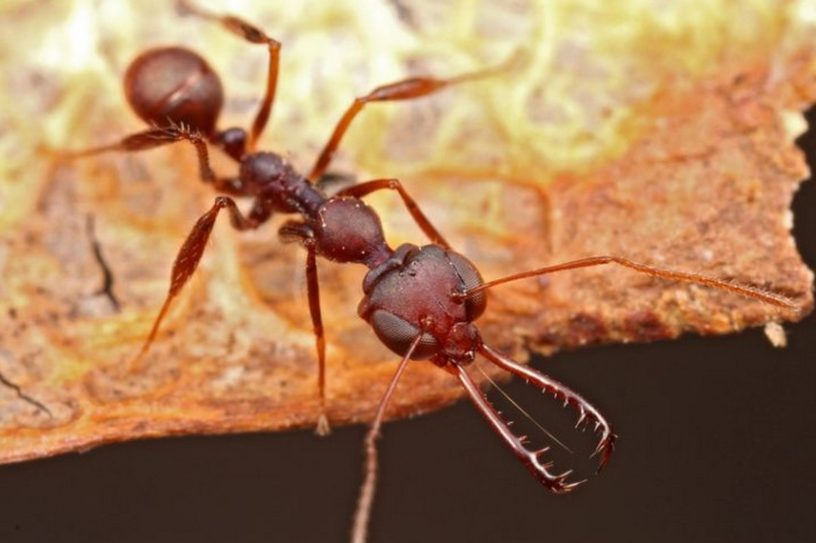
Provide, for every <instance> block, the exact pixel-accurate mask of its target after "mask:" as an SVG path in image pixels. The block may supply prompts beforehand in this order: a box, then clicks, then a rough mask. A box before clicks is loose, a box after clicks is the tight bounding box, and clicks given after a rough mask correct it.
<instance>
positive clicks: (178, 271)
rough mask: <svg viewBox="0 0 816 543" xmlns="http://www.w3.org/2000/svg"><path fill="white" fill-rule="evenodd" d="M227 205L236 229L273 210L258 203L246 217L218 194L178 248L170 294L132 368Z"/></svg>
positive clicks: (256, 222) (259, 220) (254, 224)
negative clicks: (219, 214)
mask: <svg viewBox="0 0 816 543" xmlns="http://www.w3.org/2000/svg"><path fill="white" fill-rule="evenodd" d="M225 208H226V209H227V210H229V213H230V220H231V221H230V222H231V223H232V226H233V228H235V229H237V230H250V229H254V228H257V227H258V226H259V225H260V224H261V223H263V222H264V221H266V220H267V219H268V218H269V216H270V212H269V211H268V210H267V209H266V208H264V207H263V206H259V205H257V204H256V206H255V207H253V209H252V211H251V212H250V215H249V217H244V216H243V215H242V214H241V212H240V210H239V209H238V206H237V205H236V204H235V201H234V200H232V198H229V197H227V196H218V197H217V198H216V199H215V203H213V206H212V207H211V208H210V210H209V211H207V212H206V213H205V214H204V215H202V216H201V217H200V218H199V219H198V221H196V223H195V225H194V226H193V228H192V230H191V231H190V234H189V235H188V236H187V239H186V240H185V241H184V244H183V245H182V246H181V249H179V252H178V255H177V256H176V260H175V262H174V263H173V270H172V272H171V273H170V288H169V289H168V291H167V297H166V298H165V299H164V304H162V307H161V310H160V311H159V314H158V316H157V317H156V320H154V321H153V327H152V328H151V329H150V334H149V335H148V336H147V339H146V340H145V342H144V345H143V346H142V349H141V351H139V354H138V355H137V356H136V358H135V359H134V360H133V362H132V364H131V368H132V369H134V370H136V369H138V365H139V363H140V361H141V359H142V358H143V357H144V355H145V354H146V353H147V351H148V349H150V346H151V345H152V344H153V340H155V339H156V335H157V334H158V332H159V327H160V326H161V323H162V320H163V319H164V317H165V315H166V314H167V310H168V309H169V308H170V303H171V302H172V301H173V299H174V298H175V297H176V295H178V293H179V292H180V291H181V289H182V288H183V287H184V285H185V284H186V283H187V281H188V280H189V279H190V277H191V276H192V275H193V272H195V270H196V268H197V267H198V263H199V262H200V261H201V256H202V255H203V254H204V248H205V247H206V246H207V241H208V240H209V239H210V234H211V233H212V229H213V227H214V226H215V220H216V219H217V218H218V213H219V212H220V211H221V210H222V209H225Z"/></svg>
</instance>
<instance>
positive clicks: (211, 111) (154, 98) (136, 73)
mask: <svg viewBox="0 0 816 543" xmlns="http://www.w3.org/2000/svg"><path fill="white" fill-rule="evenodd" d="M125 96H126V97H127V101H128V103H129V104H130V106H131V107H132V108H133V110H134V111H135V112H136V114H137V115H138V116H139V117H141V118H142V119H143V120H144V121H146V122H148V123H150V124H154V125H156V126H159V127H164V126H167V125H169V124H174V125H187V126H189V127H190V128H192V129H193V130H196V131H198V132H201V133H202V134H204V135H205V136H210V135H212V134H213V132H214V130H215V124H216V122H217V121H218V115H219V114H220V112H221V106H222V105H223V103H224V90H223V88H222V86H221V80H220V79H219V77H218V74H216V73H215V71H213V69H212V68H211V67H210V65H209V64H207V62H206V61H205V60H204V59H203V58H201V56H199V55H198V54H196V53H194V52H193V51H190V50H189V49H185V48H183V47H159V48H155V49H149V50H147V51H145V52H144V53H142V54H140V55H139V56H138V57H136V58H135V59H134V60H133V61H132V62H131V63H130V66H129V67H128V69H127V72H126V73H125Z"/></svg>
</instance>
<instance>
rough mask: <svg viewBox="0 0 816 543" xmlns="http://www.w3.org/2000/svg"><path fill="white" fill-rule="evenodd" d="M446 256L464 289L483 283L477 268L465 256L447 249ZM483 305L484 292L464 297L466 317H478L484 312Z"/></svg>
mask: <svg viewBox="0 0 816 543" xmlns="http://www.w3.org/2000/svg"><path fill="white" fill-rule="evenodd" d="M448 258H449V259H450V262H451V264H452V265H453V268H454V269H455V270H456V273H457V274H459V278H460V279H461V280H462V283H463V285H464V287H465V290H470V289H472V288H474V287H478V286H479V285H481V284H482V283H484V280H483V279H482V276H481V275H480V274H479V270H477V269H476V267H475V266H474V265H473V264H472V263H471V262H470V261H469V260H468V259H467V258H465V257H463V256H462V255H460V254H459V253H454V252H453V251H448ZM485 307H487V295H486V294H485V293H484V292H477V293H476V294H474V295H473V296H469V297H468V298H466V299H465V310H466V311H467V315H468V319H469V320H471V321H474V320H476V319H477V318H479V316H481V314H482V313H484V310H485Z"/></svg>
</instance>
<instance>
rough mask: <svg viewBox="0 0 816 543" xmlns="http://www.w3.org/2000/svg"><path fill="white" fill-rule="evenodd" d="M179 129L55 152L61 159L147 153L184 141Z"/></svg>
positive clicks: (163, 130) (153, 131) (154, 130)
mask: <svg viewBox="0 0 816 543" xmlns="http://www.w3.org/2000/svg"><path fill="white" fill-rule="evenodd" d="M179 132H180V130H178V127H171V128H151V129H150V130H144V131H142V132H136V133H135V134H130V135H128V136H125V137H123V138H122V139H121V140H119V141H118V142H116V143H109V144H106V145H100V146H99V147H91V148H89V149H79V150H77V151H62V150H57V151H55V152H54V154H55V156H56V157H57V158H60V159H67V160H71V159H75V158H83V157H87V156H93V155H99V154H102V153H108V152H111V151H121V152H125V153H134V152H137V151H146V150H148V149H155V148H156V147H161V146H163V145H167V144H170V143H175V142H177V141H180V140H181V139H184V138H182V137H179Z"/></svg>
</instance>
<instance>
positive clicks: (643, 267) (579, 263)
mask: <svg viewBox="0 0 816 543" xmlns="http://www.w3.org/2000/svg"><path fill="white" fill-rule="evenodd" d="M603 264H617V265H619V266H623V267H624V268H629V269H631V270H634V271H636V272H639V273H643V274H646V275H651V276H652V277H659V278H661V279H667V280H670V281H680V282H685V283H694V284H698V285H705V286H708V287H714V288H719V289H723V290H728V291H730V292H734V293H736V294H741V295H742V296H748V297H750V298H756V299H757V300H761V301H763V302H765V303H768V304H771V305H775V306H777V307H784V308H786V309H796V308H797V305H796V304H795V303H794V302H793V300H791V299H790V298H787V297H785V296H781V295H779V294H775V293H773V292H767V291H764V290H762V289H759V288H754V287H749V286H746V285H739V284H736V283H732V282H729V281H724V280H722V279H715V278H714V277H709V276H707V275H702V274H699V273H689V272H682V271H675V270H668V269H664V268H656V267H654V266H649V265H647V264H640V263H638V262H634V261H632V260H629V259H627V258H622V257H618V256H593V257H590V258H582V259H579V260H573V261H570V262H564V263H562V264H556V265H554V266H547V267H544V268H537V269H535V270H530V271H526V272H521V273H516V274H513V275H508V276H507V277H502V278H500V279H494V280H493V281H488V282H486V283H482V284H481V285H479V286H477V287H473V288H472V289H469V290H468V291H466V292H459V293H454V294H453V297H454V298H459V299H462V298H467V297H470V296H473V295H474V294H476V293H478V292H482V291H484V290H487V289H489V288H492V287H495V286H496V285H501V284H504V283H509V282H511V281H516V280H518V279H525V278H528V277H535V276H538V275H545V274H548V273H553V272H557V271H563V270H574V269H578V268H589V267H591V266H600V265H603Z"/></svg>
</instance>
